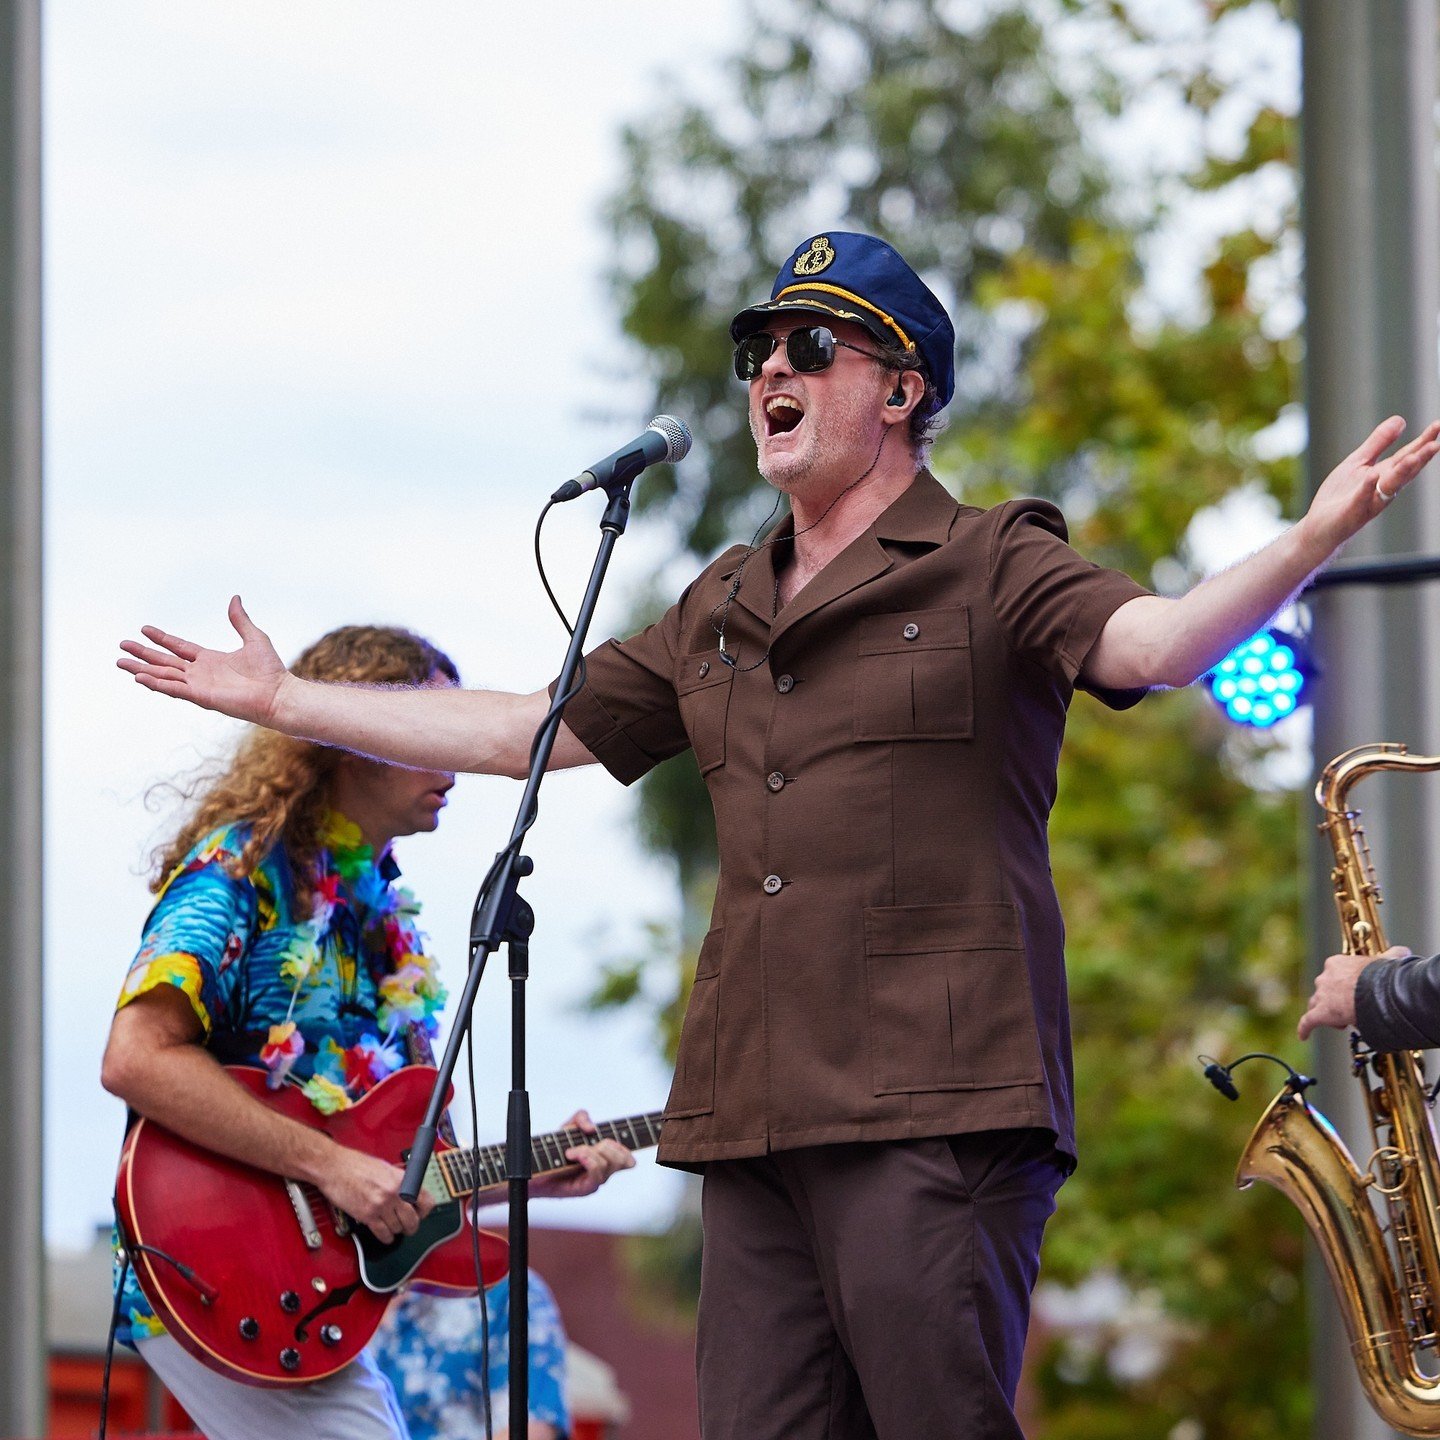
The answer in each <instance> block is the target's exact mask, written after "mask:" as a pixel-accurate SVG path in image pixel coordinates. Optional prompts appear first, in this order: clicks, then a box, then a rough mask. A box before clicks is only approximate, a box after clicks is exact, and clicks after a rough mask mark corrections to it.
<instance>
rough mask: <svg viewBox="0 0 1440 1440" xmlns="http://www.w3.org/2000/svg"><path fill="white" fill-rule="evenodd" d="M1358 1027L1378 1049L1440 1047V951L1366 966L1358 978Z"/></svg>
mask: <svg viewBox="0 0 1440 1440" xmlns="http://www.w3.org/2000/svg"><path fill="white" fill-rule="evenodd" d="M1355 1028H1356V1029H1357V1030H1358V1031H1359V1032H1360V1038H1361V1039H1362V1040H1363V1041H1364V1042H1365V1043H1366V1044H1367V1045H1369V1046H1371V1047H1372V1048H1374V1049H1376V1050H1432V1049H1435V1048H1436V1047H1437V1046H1440V955H1434V956H1431V958H1430V959H1429V960H1421V959H1419V958H1418V957H1417V956H1414V955H1408V956H1404V957H1402V958H1401V959H1398V960H1376V961H1374V962H1373V963H1371V964H1369V965H1367V966H1366V967H1365V968H1364V969H1363V970H1362V971H1361V972H1360V976H1359V979H1358V980H1357V981H1356V982H1355Z"/></svg>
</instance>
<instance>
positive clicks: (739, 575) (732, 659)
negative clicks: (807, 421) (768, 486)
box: [710, 425, 890, 675]
mask: <svg viewBox="0 0 1440 1440" xmlns="http://www.w3.org/2000/svg"><path fill="white" fill-rule="evenodd" d="M889 438H890V427H889V426H888V425H887V426H886V427H885V431H884V433H883V434H882V435H881V436H880V444H879V445H878V446H876V449H875V458H874V459H873V460H872V461H871V462H870V463H869V464H868V465H867V466H866V467H865V473H864V474H863V475H860V476H859V477H858V478H857V479H854V480H852V481H851V482H850V483H849V484H848V485H847V486H846V487H845V488H844V489H843V490H842V491H840V493H839V494H838V495H836V497H835V498H834V499H833V500H832V501H831V502H830V503H829V504H828V505H827V506H826V507H825V509H824V510H823V511H821V513H820V515H819V516H818V517H817V518H816V519H814V520H812V521H811V522H810V523H809V524H808V525H807V526H806V527H805V528H804V529H803V530H795V531H792V532H791V533H790V534H789V535H788V536H785V535H774V536H771V537H769V538H768V539H766V540H762V541H760V543H759V544H758V545H757V544H756V543H755V542H756V540H757V539H758V538H759V536H760V532H761V531H762V530H764V529H765V527H766V526H767V525H768V524H769V523H770V521H771V520H773V519H774V518H775V511H776V510H778V509H779V508H780V496H779V495H777V496H776V497H775V505H774V508H773V509H772V510H771V511H770V514H769V515H768V516H766V518H765V519H764V520H763V521H762V522H761V523H760V525H759V527H758V528H757V529H756V531H755V534H754V536H752V537H751V540H750V544H749V546H748V548H747V549H746V551H745V553H744V554H743V555H742V556H741V557H740V563H739V565H738V566H736V568H735V575H734V578H733V579H732V580H731V582H730V589H729V592H728V593H727V594H726V596H725V598H724V599H723V600H721V601H720V602H719V603H718V604H717V605H716V606H715V607H714V609H712V610H711V611H710V628H711V629H712V630H714V632H715V634H716V635H717V636H718V637H719V650H720V661H721V663H722V664H724V665H728V666H729V667H730V668H731V669H732V670H733V671H735V673H736V674H737V675H747V674H749V672H750V671H752V670H758V669H759V668H760V667H761V666H762V665H763V664H765V662H766V661H767V660H769V658H770V648H769V646H766V648H765V653H764V654H763V655H762V656H761V657H760V658H759V659H758V660H757V661H755V663H754V664H753V665H742V664H741V663H740V660H739V657H738V656H736V655H732V654H731V652H730V651H729V650H727V649H726V648H725V626H726V624H727V623H728V622H729V619H730V606H731V605H732V604H734V602H735V597H736V596H737V595H738V594H739V593H740V582H741V581H742V580H743V579H744V578H745V567H746V566H747V565H748V564H749V563H750V561H751V560H752V559H753V558H754V556H756V555H758V554H759V553H760V551H762V550H764V549H765V548H766V547H767V546H770V545H778V544H779V543H780V542H781V540H787V539H788V540H790V541H792V542H793V541H795V540H798V539H799V538H800V536H802V535H808V534H809V533H810V531H812V530H813V529H814V528H815V527H816V526H817V525H819V524H821V523H822V522H823V521H824V519H825V517H826V516H827V515H829V513H830V512H831V511H832V510H833V509H834V508H835V507H836V506H837V505H838V504H839V503H840V502H841V501H842V500H843V499H844V498H845V497H846V496H847V495H848V494H849V493H850V492H851V491H852V490H853V489H855V487H856V486H857V485H862V484H864V482H865V481H866V480H868V479H869V478H870V476H871V475H872V474H873V473H874V471H875V467H876V466H877V465H878V464H879V463H880V455H881V452H882V451H883V450H884V449H885V442H886V441H887V440H888V439H889ZM772 603H773V607H774V608H773V611H772V619H773V618H774V617H775V616H778V615H779V613H780V575H779V572H778V571H777V572H776V575H775V596H774V600H773V602H772ZM716 610H718V611H720V618H719V620H716V618H715V611H716Z"/></svg>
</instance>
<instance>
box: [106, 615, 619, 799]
mask: <svg viewBox="0 0 1440 1440" xmlns="http://www.w3.org/2000/svg"><path fill="white" fill-rule="evenodd" d="M229 614H230V623H231V624H232V625H233V626H234V627H235V631H236V633H237V634H238V635H239V636H240V648H239V649H238V650H230V651H220V650H207V649H206V648H205V647H204V646H203V645H197V644H195V643H194V641H191V640H185V639H182V638H181V637H180V636H179V635H170V634H167V633H166V632H165V631H164V630H159V629H157V628H156V627H155V626H153V625H146V626H144V627H143V628H142V630H141V632H140V633H141V634H142V635H144V636H145V639H146V640H147V641H148V642H149V643H148V644H142V643H141V642H140V641H138V640H125V641H122V642H121V645H120V648H121V650H123V651H124V652H125V653H124V655H123V656H122V657H121V658H120V659H119V660H118V661H116V664H117V665H119V667H120V668H121V669H122V670H128V671H129V672H130V674H132V675H133V676H134V677H135V679H136V680H137V681H138V682H139V683H140V684H141V685H143V686H145V688H146V689H147V690H154V691H157V692H158V693H159V694H161V695H170V696H173V697H175V698H176V699H180V700H189V701H190V702H191V703H192V704H194V705H199V706H200V707H201V708H202V709H205V710H218V711H220V713H221V714H224V715H230V716H233V717H234V718H235V719H237V720H248V721H250V722H251V723H252V724H255V725H264V726H265V727H267V728H268V729H271V730H279V731H281V732H282V733H283V734H286V735H294V736H296V737H297V738H299V739H302V740H314V741H316V742H318V743H319V744H322V745H337V746H340V747H341V748H343V749H346V750H354V751H357V752H359V753H360V754H362V755H371V756H373V757H375V758H376V759H377V760H388V761H391V762H392V763H394V764H397V765H413V766H415V767H416V768H417V769H426V770H464V771H469V772H472V773H476V774H481V775H511V776H515V777H517V778H518V777H523V776H524V775H525V774H526V772H527V770H528V769H529V758H530V741H531V739H532V738H533V736H534V734H535V730H536V728H537V727H538V726H539V724H540V722H541V721H542V720H543V719H544V718H545V714H546V712H547V711H548V709H549V708H550V697H549V694H548V693H547V692H546V691H544V690H538V691H536V692H535V693H534V694H532V695H513V694H509V693H507V692H505V691H499V690H459V689H453V688H449V687H443V686H435V687H428V688H427V687H420V688H416V689H403V688H395V689H385V688H378V687H370V686H361V685H327V684H321V683H320V682H318V681H314V680H301V679H300V678H299V677H298V676H295V675H292V674H291V673H290V672H289V671H288V670H287V669H286V668H285V664H284V662H283V661H282V660H281V659H280V656H279V655H278V654H277V653H276V651H275V647H274V646H273V645H272V644H271V643H270V637H269V636H268V635H266V634H265V632H264V631H263V630H261V629H259V628H258V627H257V626H256V625H255V623H254V622H253V621H252V620H251V619H250V617H249V616H248V615H247V614H246V613H245V607H244V606H243V605H242V604H241V603H240V597H239V596H238V595H237V596H235V597H234V598H233V599H232V600H231V601H230V611H229ZM594 759H595V757H594V756H593V755H592V754H591V753H590V752H589V750H587V749H586V748H585V746H584V745H582V744H581V743H580V741H579V740H578V739H576V737H575V735H574V733H573V732H572V731H571V730H570V729H569V727H568V726H566V725H565V724H564V723H563V722H562V724H561V726H560V733H559V735H558V736H557V737H556V741H555V749H554V752H553V754H552V755H551V759H550V768H551V769H552V770H562V769H568V768H569V767H571V766H574V765H588V764H591V763H593V761H594Z"/></svg>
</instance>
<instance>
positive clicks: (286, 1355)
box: [280, 1345, 300, 1370]
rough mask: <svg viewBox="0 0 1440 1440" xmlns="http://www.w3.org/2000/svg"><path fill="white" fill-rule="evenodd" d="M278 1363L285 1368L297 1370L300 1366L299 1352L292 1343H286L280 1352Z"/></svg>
mask: <svg viewBox="0 0 1440 1440" xmlns="http://www.w3.org/2000/svg"><path fill="white" fill-rule="evenodd" d="M280 1364H281V1366H282V1367H283V1368H284V1369H286V1370H298V1369H299V1368H300V1352H299V1351H298V1350H297V1349H295V1347H294V1346H293V1345H287V1346H286V1347H285V1348H284V1349H283V1350H282V1351H281V1352H280Z"/></svg>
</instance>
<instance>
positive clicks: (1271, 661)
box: [1206, 630, 1313, 730]
mask: <svg viewBox="0 0 1440 1440" xmlns="http://www.w3.org/2000/svg"><path fill="white" fill-rule="evenodd" d="M1312 673H1313V671H1312V669H1311V666H1310V663H1309V657H1308V656H1307V655H1306V654H1305V647H1304V645H1303V644H1302V643H1301V642H1300V641H1299V640H1297V639H1296V637H1295V636H1293V635H1287V634H1286V633H1285V632H1284V631H1283V630H1262V631H1261V632H1260V633H1259V634H1258V635H1252V636H1251V637H1250V639H1248V640H1246V641H1245V642H1244V643H1243V644H1240V645H1237V646H1236V647H1235V648H1234V649H1233V650H1232V651H1231V652H1230V653H1229V654H1228V655H1227V656H1226V657H1225V658H1224V659H1223V660H1222V661H1221V662H1220V663H1219V664H1218V665H1217V666H1216V667H1215V668H1214V670H1212V671H1211V672H1210V675H1209V677H1208V680H1207V682H1206V683H1207V684H1208V685H1209V688H1210V695H1211V698H1212V699H1214V701H1215V703H1216V704H1217V705H1219V706H1220V708H1221V709H1222V710H1224V712H1225V713H1226V715H1228V716H1229V717H1230V719H1232V720H1233V721H1235V723H1236V724H1237V725H1253V726H1255V727H1256V728H1257V729H1261V730H1264V729H1267V728H1268V727H1269V726H1271V725H1273V724H1275V722H1276V721H1277V720H1283V719H1284V718H1285V717H1286V716H1287V715H1290V714H1293V713H1294V711H1295V708H1296V707H1297V706H1298V705H1300V704H1302V703H1303V702H1302V700H1301V698H1300V697H1301V695H1302V694H1303V693H1304V690H1305V686H1306V682H1307V681H1308V680H1309V678H1310V676H1311V674H1312Z"/></svg>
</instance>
